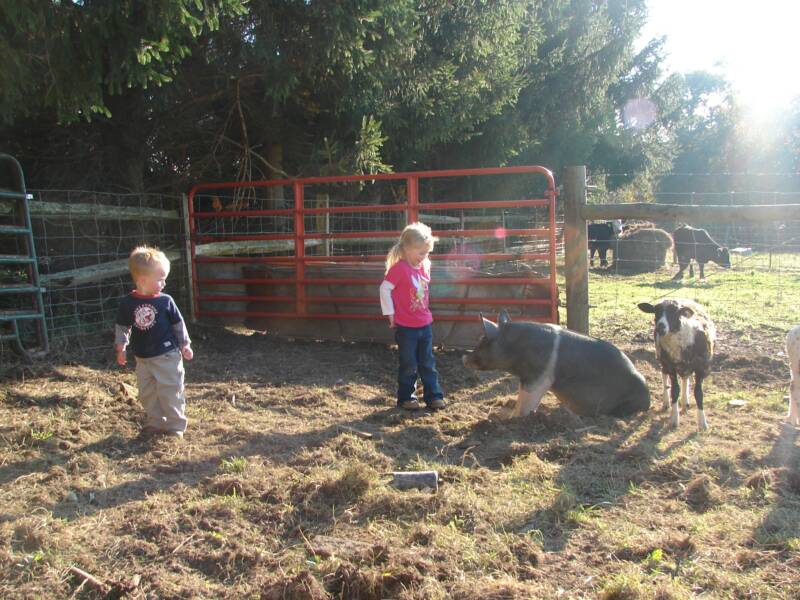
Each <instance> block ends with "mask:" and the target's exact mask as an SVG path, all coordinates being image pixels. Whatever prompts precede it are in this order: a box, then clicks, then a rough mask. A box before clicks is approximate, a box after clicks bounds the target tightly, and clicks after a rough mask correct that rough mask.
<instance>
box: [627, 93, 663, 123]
mask: <svg viewBox="0 0 800 600" xmlns="http://www.w3.org/2000/svg"><path fill="white" fill-rule="evenodd" d="M656 112H657V111H656V105H655V104H653V102H651V101H650V100H648V99H647V98H633V99H631V100H628V102H626V103H625V107H624V108H623V109H622V121H623V123H625V127H629V128H631V129H647V128H648V127H650V125H652V124H653V122H654V121H655V120H656Z"/></svg>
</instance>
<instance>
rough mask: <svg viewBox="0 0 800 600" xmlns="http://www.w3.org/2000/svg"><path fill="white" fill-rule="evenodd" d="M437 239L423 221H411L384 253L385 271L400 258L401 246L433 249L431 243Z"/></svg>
mask: <svg viewBox="0 0 800 600" xmlns="http://www.w3.org/2000/svg"><path fill="white" fill-rule="evenodd" d="M438 241H439V238H437V237H435V236H434V235H433V232H431V228H430V227H428V226H427V225H425V224H424V223H411V224H410V225H406V227H405V229H403V231H402V233H401V234H400V239H399V240H398V241H397V243H396V244H395V245H394V246H392V247H391V248H390V249H389V253H388V254H387V255H386V271H385V272H384V273H388V272H389V269H391V268H392V267H393V266H395V265H396V264H397V263H398V262H399V261H400V259H401V258H403V248H407V247H409V246H423V245H425V246H427V247H428V251H429V252H430V251H432V250H433V245H434V244H435V243H436V242H438Z"/></svg>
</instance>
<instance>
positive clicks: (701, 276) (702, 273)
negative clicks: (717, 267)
mask: <svg viewBox="0 0 800 600" xmlns="http://www.w3.org/2000/svg"><path fill="white" fill-rule="evenodd" d="M705 266H706V265H705V263H697V267H698V268H699V269H700V279H705V278H706V274H705V273H704V272H703V267H705Z"/></svg>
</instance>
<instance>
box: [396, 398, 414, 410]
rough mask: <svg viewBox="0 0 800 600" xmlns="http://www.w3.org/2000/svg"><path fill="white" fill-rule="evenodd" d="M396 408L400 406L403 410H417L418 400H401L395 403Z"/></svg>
mask: <svg viewBox="0 0 800 600" xmlns="http://www.w3.org/2000/svg"><path fill="white" fill-rule="evenodd" d="M397 408H402V409H403V410H417V409H418V408H419V401H418V400H417V399H416V398H411V399H409V400H403V401H402V402H398V403H397Z"/></svg>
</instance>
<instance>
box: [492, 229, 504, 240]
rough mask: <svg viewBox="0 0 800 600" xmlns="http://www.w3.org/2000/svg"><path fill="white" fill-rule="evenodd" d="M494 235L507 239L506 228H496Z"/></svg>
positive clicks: (499, 238)
mask: <svg viewBox="0 0 800 600" xmlns="http://www.w3.org/2000/svg"><path fill="white" fill-rule="evenodd" d="M494 237H496V238H497V239H498V240H502V239H505V237H506V228H505V227H498V228H497V229H495V230H494Z"/></svg>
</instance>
